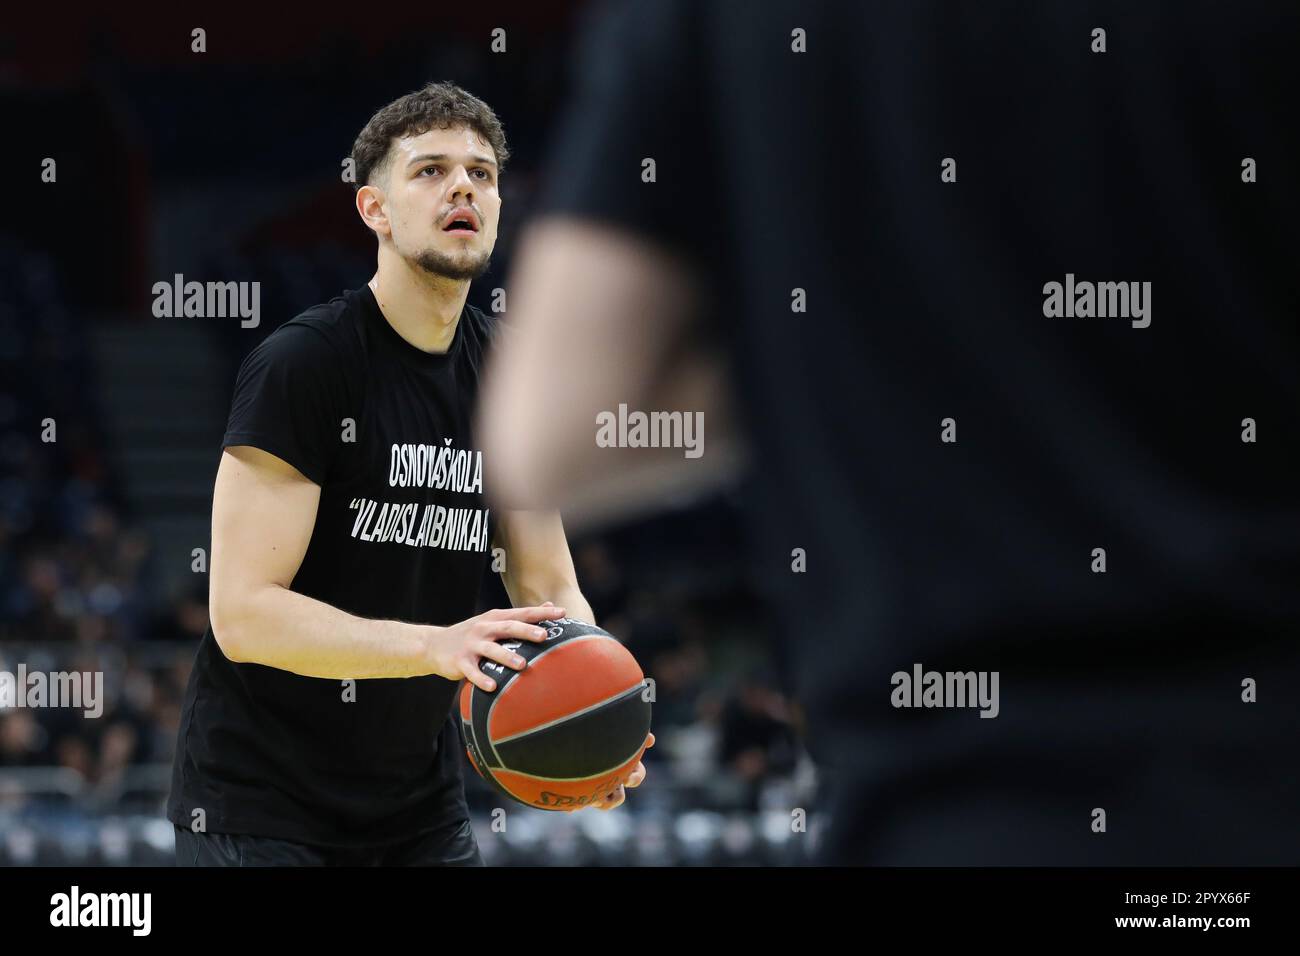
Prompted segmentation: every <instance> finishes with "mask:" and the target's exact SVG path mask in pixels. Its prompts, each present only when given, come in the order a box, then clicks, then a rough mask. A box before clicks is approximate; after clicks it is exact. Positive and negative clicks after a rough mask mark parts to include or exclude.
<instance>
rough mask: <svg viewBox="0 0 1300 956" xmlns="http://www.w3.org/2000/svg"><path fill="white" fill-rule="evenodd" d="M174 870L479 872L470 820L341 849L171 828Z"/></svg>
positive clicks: (257, 837)
mask: <svg viewBox="0 0 1300 956" xmlns="http://www.w3.org/2000/svg"><path fill="white" fill-rule="evenodd" d="M173 826H175V827H176V865H177V866H483V856H482V854H481V853H479V849H478V841H476V840H475V839H474V830H473V829H472V828H471V827H470V824H469V820H458V821H456V822H455V823H451V824H448V825H447V826H445V827H443V828H441V829H438V830H433V831H431V832H429V833H422V834H420V835H419V836H417V837H413V838H412V839H410V840H407V841H404V842H402V843H394V844H388V845H385V846H379V847H362V848H358V849H340V848H338V847H324V846H311V845H308V844H305V843H292V842H290V841H288V840H276V839H273V838H271V837H261V836H249V835H247V834H242V833H195V832H194V831H192V830H190V829H189V828H188V827H181V826H176V825H175V824H173Z"/></svg>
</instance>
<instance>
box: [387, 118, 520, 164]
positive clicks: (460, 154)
mask: <svg viewBox="0 0 1300 956" xmlns="http://www.w3.org/2000/svg"><path fill="white" fill-rule="evenodd" d="M424 153H441V154H445V155H447V156H452V157H455V158H457V159H463V160H465V161H466V162H468V161H469V159H470V158H471V157H473V156H486V157H488V158H489V159H491V160H492V161H493V162H495V161H496V158H497V155H496V153H495V152H494V151H493V149H492V147H491V146H490V145H488V142H487V140H485V139H483V137H481V136H479V134H478V133H476V132H475V131H474V130H472V129H470V128H469V127H468V126H453V127H451V128H450V129H438V128H437V127H434V128H433V129H431V130H427V131H426V132H423V133H420V134H418V135H415V136H402V137H400V138H398V139H397V140H396V141H395V142H394V143H393V156H394V158H395V159H396V160H397V161H398V163H399V164H404V163H406V162H408V161H409V160H410V159H412V158H413V157H415V156H419V155H421V154H424Z"/></svg>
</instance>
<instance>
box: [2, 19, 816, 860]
mask: <svg viewBox="0 0 1300 956" xmlns="http://www.w3.org/2000/svg"><path fill="white" fill-rule="evenodd" d="M587 9H588V8H587V7H585V6H584V5H583V4H581V3H546V4H534V3H505V4H500V3H498V4H491V5H468V4H466V5H453V6H439V7H437V8H430V7H427V6H409V7H408V6H391V7H385V8H384V9H383V10H382V11H378V12H377V13H378V15H376V16H373V17H361V16H359V15H358V12H357V11H349V10H346V9H338V8H336V9H333V10H331V9H328V8H324V7H313V8H311V9H310V12H309V13H304V12H295V11H290V10H285V9H282V8H280V7H278V6H273V5H269V4H268V5H265V6H264V7H260V8H247V7H246V8H243V9H241V8H239V7H213V8H210V9H205V10H201V11H194V12H179V11H175V10H164V9H158V10H145V9H143V8H136V9H135V10H134V11H132V12H130V13H123V12H115V11H111V10H108V9H107V8H105V9H102V10H93V11H92V10H77V9H75V8H74V9H71V10H65V9H63V8H60V10H59V11H51V12H49V13H42V12H36V13H33V12H32V11H27V12H25V13H23V14H21V15H19V16H18V17H17V18H16V19H13V20H11V21H9V23H8V25H7V26H5V27H3V28H0V29H2V30H3V32H0V117H3V124H4V129H5V130H6V141H7V142H6V147H5V149H4V150H3V163H4V165H5V169H4V171H5V173H6V176H5V182H6V183H7V184H8V185H9V187H10V188H9V189H8V191H7V195H6V202H5V203H4V211H3V214H2V215H3V230H2V232H0V669H4V670H9V671H11V672H12V671H14V670H15V669H16V667H17V665H18V663H19V662H23V663H26V665H27V667H28V669H29V670H46V671H49V670H102V671H103V672H104V674H105V696H106V697H107V703H106V709H105V713H104V716H103V717H102V718H100V719H98V720H87V719H84V718H83V717H82V716H81V714H80V712H72V711H59V710H40V711H32V710H27V709H23V710H13V711H9V712H0V863H6V864H20V865H21V864H32V863H72V864H97V863H108V864H128V863H143V864H156V863H164V864H165V863H169V862H170V860H171V840H172V837H171V827H170V825H169V824H167V823H166V822H165V820H164V819H163V817H162V804H163V801H164V798H165V795H166V788H167V785H168V767H169V761H170V758H171V753H172V748H173V746H174V742H175V733H176V725H177V721H178V717H179V708H180V699H181V695H182V692H183V689H184V686H185V680H186V678H187V676H188V671H189V667H190V663H191V661H192V658H193V654H194V650H195V647H196V645H197V642H198V640H199V638H200V636H201V635H202V633H203V630H204V628H205V626H206V624H207V587H208V581H207V574H206V573H203V572H196V571H194V570H193V569H192V562H193V560H194V559H193V556H192V555H193V549H195V548H203V549H204V550H205V552H206V551H207V549H208V547H209V521H210V516H211V492H212V483H213V479H214V476H215V472H216V466H217V461H218V458H219V441H220V437H221V434H222V431H223V429H224V424H225V416H226V412H227V410H228V402H229V398H230V390H231V387H232V385H233V382H234V373H235V370H236V368H237V367H238V363H239V361H240V360H241V359H242V357H243V356H244V355H245V354H246V353H247V352H248V351H249V350H250V349H251V348H252V347H253V346H254V345H256V344H257V343H258V342H259V341H261V339H262V338H264V337H265V336H266V335H267V334H269V333H270V332H271V331H273V330H274V329H275V328H276V327H277V326H278V325H280V324H281V323H283V322H284V321H287V320H288V319H290V318H292V317H293V316H294V315H296V314H297V313H299V312H300V311H302V310H303V309H305V308H307V307H309V306H311V305H313V304H315V303H318V302H322V301H325V300H327V299H329V298H331V297H333V296H335V295H337V294H338V293H339V292H341V291H342V290H344V289H348V288H357V287H359V286H360V285H361V284H362V283H363V282H365V281H366V280H367V279H368V278H369V276H370V275H371V274H372V272H373V269H374V261H375V244H374V239H373V237H372V236H371V234H370V233H369V232H368V231H367V230H366V229H365V228H364V227H363V226H362V225H361V223H360V222H359V220H358V219H357V216H356V213H355V210H354V209H353V205H352V187H351V185H350V184H348V183H345V182H343V181H342V179H341V175H340V174H341V170H342V167H341V163H342V160H343V159H344V157H346V156H347V155H348V152H349V150H350V148H351V144H352V141H353V138H354V137H355V135H356V133H357V132H358V130H359V129H360V128H361V126H362V125H363V124H364V123H365V122H366V120H367V119H368V118H369V117H370V115H371V114H372V113H373V112H374V111H375V110H376V109H378V108H379V107H381V106H383V105H384V104H386V103H388V102H389V101H391V100H392V99H394V98H396V97H397V96H399V95H401V94H403V93H405V92H408V91H410V90H412V89H415V88H418V87H419V86H421V85H423V84H424V83H426V82H428V81H430V80H444V79H445V80H451V81H452V82H455V83H457V84H459V85H461V86H463V87H465V88H466V89H468V90H469V91H470V92H472V93H474V94H475V95H477V96H479V97H480V98H482V99H484V100H485V101H486V102H487V103H488V104H489V105H490V106H492V107H493V109H494V110H495V111H496V112H497V114H498V115H499V116H500V117H501V119H502V121H503V123H504V126H505V129H506V135H507V139H508V142H509V145H510V149H511V152H512V154H513V158H512V161H511V163H510V165H509V167H508V168H507V170H506V173H505V175H504V177H503V179H502V181H501V189H502V198H503V210H502V218H501V230H500V237H499V240H498V243H497V248H496V253H495V256H494V259H493V266H492V269H491V270H490V272H489V273H488V274H487V275H485V276H484V277H483V278H482V279H480V280H478V281H477V282H475V283H474V285H473V287H472V289H471V294H470V301H471V302H472V303H473V304H475V305H477V306H479V307H480V308H482V309H485V310H487V309H490V296H491V290H492V289H493V288H495V287H498V286H501V285H503V283H504V277H505V276H506V274H507V273H508V270H509V264H510V259H511V253H512V252H513V249H514V246H515V242H516V238H517V236H518V233H519V230H520V227H521V226H522V225H523V224H524V223H526V222H527V220H528V216H529V210H530V206H531V204H532V203H533V200H534V197H535V196H536V194H537V191H538V188H539V176H538V170H539V168H540V167H541V166H542V164H543V162H544V160H545V157H546V155H547V150H548V148H549V144H550V137H551V136H552V135H553V132H554V121H555V119H556V117H557V114H558V110H559V107H560V106H561V104H562V103H563V102H564V97H565V94H566V92H567V90H568V89H569V86H570V84H571V81H572V71H573V69H574V67H575V63H574V61H573V55H574V54H573V46H574V35H575V30H576V29H577V28H578V27H579V26H580V25H581V22H582V19H581V18H582V17H583V16H584V15H585V14H586V12H587ZM363 20H365V21H368V22H362V21H363ZM195 27H201V28H203V29H204V30H206V34H207V35H206V44H207V50H206V52H204V53H195V52H192V50H191V42H192V38H191V30H192V29H194V28H195ZM496 27H502V28H504V29H505V30H506V43H507V50H506V52H505V53H493V52H491V48H490V44H491V39H492V37H491V31H492V30H493V29H494V28H496ZM46 157H50V158H53V159H54V160H55V161H56V163H57V180H56V182H54V183H44V182H42V181H41V171H42V165H41V164H42V161H43V160H44V159H45V158H46ZM176 273H181V274H182V275H183V276H184V277H185V280H187V281H188V280H198V281H221V282H227V281H243V280H249V281H258V282H260V283H261V323H260V325H259V326H258V327H256V328H247V329H245V328H242V327H241V325H240V320H239V319H238V318H228V319H221V318H207V319H195V318H176V319H156V318H154V317H153V316H152V314H151V305H152V299H153V295H152V291H151V290H152V286H153V284H154V283H156V282H168V283H170V282H171V281H172V278H173V276H174V275H175V274H176ZM46 418H53V419H54V420H55V422H56V427H57V440H56V441H55V442H53V443H47V442H42V440H41V430H42V424H41V423H42V421H43V420H44V419H46ZM744 494H745V490H744V489H743V488H737V489H734V490H732V491H729V492H727V493H725V494H723V495H720V496H713V497H709V498H707V499H705V500H668V501H664V502H662V503H661V507H660V510H659V513H658V514H656V515H655V516H654V517H652V518H648V519H645V520H640V521H638V522H636V523H635V524H627V525H625V526H621V527H612V528H607V529H604V530H603V531H602V532H601V533H598V534H586V535H583V536H581V537H577V538H574V539H573V540H572V541H571V544H572V546H573V551H574V557H575V561H576V563H577V565H578V570H579V576H580V582H581V584H582V586H583V588H584V591H585V593H586V595H587V597H588V599H589V600H590V602H591V604H592V605H593V607H594V609H595V611H596V613H597V616H598V620H599V621H600V623H602V624H603V625H604V626H605V627H607V628H608V629H609V630H611V631H612V632H613V633H615V634H617V635H618V636H619V637H620V638H621V639H623V640H624V641H626V642H627V644H628V645H629V647H630V648H631V649H632V650H633V652H634V653H635V654H636V655H637V656H638V659H639V660H640V661H641V663H642V665H643V667H644V669H645V670H646V673H647V675H648V676H651V677H654V678H655V679H656V682H657V691H658V702H657V706H656V709H655V716H654V730H655V733H656V735H657V738H658V742H657V745H656V747H655V748H654V749H653V750H651V751H650V752H649V753H648V754H647V756H646V764H647V767H648V769H649V771H650V772H649V779H648V780H647V782H646V784H645V785H644V786H643V787H642V788H641V789H640V790H638V791H635V792H632V793H631V794H630V795H629V799H628V801H627V803H626V804H625V805H624V807H622V808H620V809H619V810H618V811H615V812H614V813H608V814H597V813H586V814H573V815H568V814H547V813H544V812H541V811H529V810H524V809H522V808H520V809H519V810H518V812H513V811H512V814H511V826H510V828H509V832H508V834H507V835H502V834H497V833H494V832H493V831H492V830H491V828H490V826H489V820H488V818H487V816H486V815H487V814H488V813H489V812H490V809H491V807H492V806H493V804H494V803H496V802H498V801H495V800H493V799H492V798H491V797H490V796H489V793H488V791H487V790H486V788H485V787H484V786H482V784H481V782H480V781H479V780H478V779H477V778H476V777H475V776H474V774H473V773H472V771H469V770H468V769H467V786H468V790H469V798H470V803H471V809H472V811H473V812H474V814H475V830H476V832H477V833H478V835H479V840H480V844H481V845H482V847H483V851H484V855H485V856H486V857H487V858H488V860H489V862H491V863H498V864H504V863H536V862H545V863H552V864H554V863H584V862H599V863H638V862H640V863H672V862H687V863H689V862H713V863H719V862H721V863H745V862H750V863H752V862H790V861H797V860H800V859H804V858H806V856H807V854H808V853H809V852H810V849H811V846H812V844H813V843H814V842H815V837H816V830H815V826H814V828H813V831H814V832H813V833H812V834H810V838H809V839H808V840H806V841H804V840H798V839H791V832H790V825H789V823H790V816H789V810H788V808H789V807H791V806H799V805H802V806H811V803H810V801H812V800H813V799H814V797H815V793H816V774H815V773H814V772H813V769H812V766H811V763H810V761H809V760H808V759H807V757H806V755H805V753H804V750H803V747H802V746H801V744H800V743H799V727H800V714H799V710H798V708H797V707H795V706H794V705H793V703H792V702H791V700H790V698H789V696H788V687H787V686H786V683H787V682H786V680H785V679H784V676H783V675H784V668H783V667H782V665H781V661H780V660H779V658H777V657H776V656H774V654H773V652H772V650H771V641H770V638H771V634H770V628H769V627H768V626H767V625H766V624H765V621H766V620H767V617H766V615H765V613H764V608H763V605H762V603H761V602H760V601H759V600H758V596H757V595H756V594H755V593H754V592H755V588H754V586H753V584H752V582H751V577H750V575H749V573H748V571H747V570H746V568H747V562H746V561H745V559H744V553H745V539H744V535H743V532H742V531H741V522H740V521H739V520H738V518H737V515H738V513H739V511H738V509H739V507H740V505H741V504H742V502H743V496H744ZM483 599H484V602H485V603H496V604H503V603H504V601H505V596H504V591H503V590H502V589H501V588H500V585H499V583H497V582H495V581H493V582H485V589H484V597H483Z"/></svg>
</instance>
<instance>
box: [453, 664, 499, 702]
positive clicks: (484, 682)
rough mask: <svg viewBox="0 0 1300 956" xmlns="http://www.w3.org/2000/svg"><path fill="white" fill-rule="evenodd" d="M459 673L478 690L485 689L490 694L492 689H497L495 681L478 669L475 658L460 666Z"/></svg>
mask: <svg viewBox="0 0 1300 956" xmlns="http://www.w3.org/2000/svg"><path fill="white" fill-rule="evenodd" d="M461 673H463V674H464V675H465V678H466V679H467V680H468V681H469V682H470V683H471V684H473V685H474V686H475V687H477V688H479V689H480V690H485V691H487V692H488V693H489V694H490V693H491V692H492V691H494V690H496V689H497V682H496V681H494V680H493V679H492V678H491V677H488V676H487V674H484V673H483V672H482V671H481V670H479V669H478V660H477V659H473V660H470V661H466V662H465V664H464V665H463V666H462V667H461Z"/></svg>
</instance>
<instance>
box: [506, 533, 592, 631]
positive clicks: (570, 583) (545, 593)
mask: <svg viewBox="0 0 1300 956" xmlns="http://www.w3.org/2000/svg"><path fill="white" fill-rule="evenodd" d="M494 543H495V545H496V546H498V547H501V548H503V549H505V553H506V563H505V570H503V571H502V572H501V580H502V583H504V584H505V586H506V593H508V594H509V595H510V603H512V604H517V605H528V606H532V605H538V604H542V603H543V602H545V601H550V602H552V603H553V604H558V605H560V606H561V607H564V608H567V609H568V616H569V617H573V618H577V619H578V620H580V621H586V622H587V623H589V624H595V623H596V615H595V614H594V613H593V612H592V610H591V606H590V605H589V604H588V603H587V599H586V598H584V597H583V596H582V591H581V590H579V588H578V575H577V572H576V571H575V570H574V568H573V557H572V555H570V554H569V542H568V541H567V540H566V538H565V536H564V525H563V523H562V522H561V520H560V514H559V512H557V511H506V512H503V513H502V514H501V520H500V524H498V526H497V533H496V540H495V542H494Z"/></svg>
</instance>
